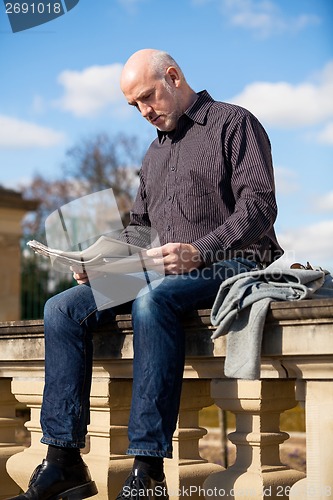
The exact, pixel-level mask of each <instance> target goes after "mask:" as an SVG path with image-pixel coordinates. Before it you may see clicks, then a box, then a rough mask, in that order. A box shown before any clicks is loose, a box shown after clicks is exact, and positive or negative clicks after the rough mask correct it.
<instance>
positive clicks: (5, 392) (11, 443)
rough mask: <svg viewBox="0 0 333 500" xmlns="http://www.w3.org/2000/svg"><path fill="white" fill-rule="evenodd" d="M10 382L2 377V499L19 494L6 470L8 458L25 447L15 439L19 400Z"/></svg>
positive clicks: (0, 395)
mask: <svg viewBox="0 0 333 500" xmlns="http://www.w3.org/2000/svg"><path fill="white" fill-rule="evenodd" d="M10 383H11V380H10V379H0V500H2V499H4V498H8V497H11V496H14V495H17V494H18V493H19V491H20V488H19V486H18V485H17V484H16V483H15V482H14V481H13V479H12V478H11V477H10V476H9V475H8V473H7V470H6V462H7V460H8V458H9V457H11V456H12V455H14V454H15V453H18V452H20V451H22V449H23V447H22V446H18V445H17V443H16V440H15V430H16V428H17V419H16V416H15V408H16V405H17V401H16V399H15V398H14V396H13V395H12V393H11V387H10Z"/></svg>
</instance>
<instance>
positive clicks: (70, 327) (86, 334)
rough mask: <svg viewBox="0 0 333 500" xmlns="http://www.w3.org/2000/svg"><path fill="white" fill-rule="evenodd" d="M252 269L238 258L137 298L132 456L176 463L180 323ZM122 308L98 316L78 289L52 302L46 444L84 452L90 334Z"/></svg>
mask: <svg viewBox="0 0 333 500" xmlns="http://www.w3.org/2000/svg"><path fill="white" fill-rule="evenodd" d="M254 268H255V263H254V262H251V261H248V260H246V259H241V258H237V259H232V260H230V261H223V262H221V263H216V264H213V265H212V266H210V267H206V268H203V269H200V270H195V271H193V272H191V273H189V274H181V275H167V276H166V277H165V278H164V279H163V280H162V282H161V284H160V285H159V286H157V287H156V288H155V289H153V290H152V291H150V292H149V293H145V294H142V293H139V295H138V297H137V298H136V299H135V300H134V301H133V302H131V303H128V304H127V305H126V307H127V308H128V312H130V311H131V312H132V324H133V332H134V336H133V338H134V340H133V341H134V361H133V396H132V406H131V413H130V419H129V426H128V435H129V448H128V450H127V453H128V454H131V455H150V456H158V457H171V456H172V435H173V433H174V430H175V428H176V422H177V417H178V411H179V401H180V394H181V387H182V378H183V369H184V359H185V338H184V337H185V336H184V331H183V328H182V326H181V318H182V317H183V316H184V314H186V313H187V312H190V311H193V310H196V309H202V308H210V307H211V306H212V304H213V302H214V299H215V296H216V294H217V292H218V289H219V287H220V285H221V283H222V281H223V280H225V279H226V278H228V277H231V276H233V275H235V274H238V273H241V272H246V271H250V270H252V269H254ZM110 279H112V278H110ZM120 307H121V308H122V310H124V306H118V307H116V308H111V307H106V308H105V309H102V310H101V308H99V309H97V308H96V303H95V300H94V297H93V293H92V290H91V288H90V286H88V285H79V286H75V287H73V288H71V289H69V290H66V291H65V292H62V293H60V294H58V295H56V296H54V297H52V298H51V299H50V300H48V302H47V303H46V305H45V315H44V326H45V388H44V395H43V404H42V411H41V425H42V430H43V437H42V439H41V441H42V442H43V443H45V444H53V445H56V446H65V447H76V448H83V447H84V446H85V436H86V433H87V425H88V423H89V394H90V387H91V377H92V357H93V346H92V332H93V331H94V329H95V328H96V327H97V326H101V325H103V324H106V323H109V322H111V321H112V320H113V319H114V317H115V315H116V314H117V313H118V312H119V308H120Z"/></svg>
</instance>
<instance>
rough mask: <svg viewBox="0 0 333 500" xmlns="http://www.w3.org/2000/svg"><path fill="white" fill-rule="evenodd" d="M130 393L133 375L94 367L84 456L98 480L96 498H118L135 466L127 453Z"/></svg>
mask: <svg viewBox="0 0 333 500" xmlns="http://www.w3.org/2000/svg"><path fill="white" fill-rule="evenodd" d="M131 393H132V380H131V379H128V380H126V379H120V380H118V379H110V378H109V376H108V374H105V372H104V374H103V372H102V371H100V372H99V370H98V369H94V377H93V383H92V388H91V397H90V425H89V428H88V436H87V445H86V448H85V449H84V450H83V459H84V461H85V462H86V464H87V465H88V467H89V470H90V472H91V475H92V477H93V479H94V481H95V482H96V484H97V488H98V495H97V496H96V497H94V498H96V500H107V499H108V498H110V499H112V498H116V496H117V495H118V493H119V491H120V489H121V487H122V485H123V483H124V481H125V479H126V477H127V475H128V474H129V472H130V470H131V469H132V463H133V457H131V456H127V455H126V449H127V446H128V438H127V426H128V418H129V409H130V403H131Z"/></svg>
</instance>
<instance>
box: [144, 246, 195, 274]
mask: <svg viewBox="0 0 333 500" xmlns="http://www.w3.org/2000/svg"><path fill="white" fill-rule="evenodd" d="M146 255H147V257H150V258H151V259H152V264H153V265H156V266H158V265H164V270H165V272H166V273H167V274H183V273H187V272H189V271H191V270H193V269H196V268H198V267H200V266H201V265H202V259H201V256H200V253H199V251H198V250H197V249H196V248H195V247H193V246H192V245H190V244H188V243H167V244H166V245H163V246H161V247H158V248H152V249H150V250H147V252H146Z"/></svg>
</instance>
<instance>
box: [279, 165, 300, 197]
mask: <svg viewBox="0 0 333 500" xmlns="http://www.w3.org/2000/svg"><path fill="white" fill-rule="evenodd" d="M274 172H275V184H276V191H277V193H278V194H291V193H295V192H296V191H298V190H299V181H298V177H297V174H296V172H295V171H294V170H290V169H288V168H285V167H275V168H274Z"/></svg>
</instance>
